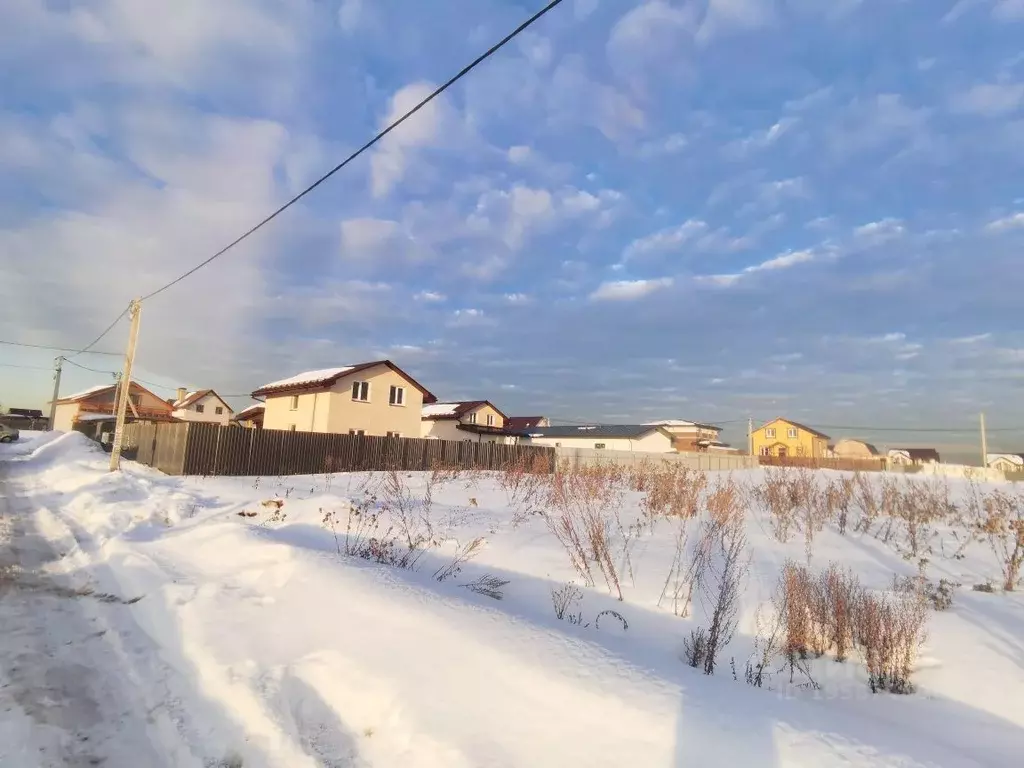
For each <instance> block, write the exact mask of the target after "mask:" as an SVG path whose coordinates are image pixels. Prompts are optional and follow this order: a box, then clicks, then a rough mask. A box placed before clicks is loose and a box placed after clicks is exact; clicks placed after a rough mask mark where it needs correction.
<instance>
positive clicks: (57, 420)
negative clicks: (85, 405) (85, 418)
mask: <svg viewBox="0 0 1024 768" xmlns="http://www.w3.org/2000/svg"><path fill="white" fill-rule="evenodd" d="M77 416H78V403H65V404H63V405H58V406H57V412H56V413H55V414H54V418H53V428H54V429H55V430H57V431H58V432H70V431H71V429H72V427H74V425H75V418H76V417H77Z"/></svg>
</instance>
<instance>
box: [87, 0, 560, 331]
mask: <svg viewBox="0 0 1024 768" xmlns="http://www.w3.org/2000/svg"><path fill="white" fill-rule="evenodd" d="M562 1H563V0H551V2H549V3H548V4H547V5H545V6H544V7H543V8H541V9H540V10H539V11H537V12H536V13H535V14H533V16H531V17H530V18H528V19H527V20H526V21H524V22H523V23H522V24H520V25H519V26H518V27H516V28H515V29H514V30H512V32H510V33H509V34H507V35H506V36H505V37H503V38H502V39H501V40H500V41H499V42H497V43H495V44H494V45H492V46H491V47H490V48H488V49H487V50H486V51H485V52H484V53H482V54H480V55H479V56H477V57H476V58H475V59H474V60H473V61H472V62H470V63H469V64H467V65H466V66H465V67H463V68H462V69H461V70H459V72H458V74H456V75H455V76H454V77H452V78H450V79H449V80H448V81H446V82H445V83H444V84H443V85H441V86H439V87H438V88H436V89H435V90H434V91H433V92H432V93H431V94H430V95H429V96H427V97H426V98H425V99H423V100H422V101H421V102H419V103H418V104H417V105H416V106H414V107H413V108H412V109H410V110H409V111H408V112H406V113H405V114H404V115H402V116H401V117H400V118H398V119H397V120H395V121H394V122H393V123H391V124H390V125H389V126H388V127H387V128H385V129H384V130H382V131H381V132H380V133H378V134H377V135H376V136H374V137H373V138H372V139H370V140H369V141H368V142H366V143H365V144H363V146H361V147H360V148H359V149H357V150H356V151H355V152H353V153H352V154H351V155H349V156H348V157H346V158H345V159H344V160H343V161H342V162H340V163H338V165H336V166H334V167H333V168H332V169H331V170H329V171H328V172H327V173H325V174H324V175H323V176H321V177H320V178H319V179H317V180H316V181H315V182H313V183H312V184H310V185H309V186H308V187H306V188H305V189H304V190H302V191H301V192H300V193H299V194H297V195H295V197H293V198H292V199H291V200H289V201H288V202H286V203H285V204H284V205H282V206H281V207H280V208H278V209H277V210H276V211H274V212H273V213H271V214H270V215H269V216H267V217H266V218H265V219H263V220H262V221H260V222H259V223H258V224H256V225H255V226H253V227H252V228H250V229H249V230H247V231H246V232H245V233H244V234H242V235H241V236H239V237H237V238H236V239H235V240H233V241H231V242H230V243H228V244H227V245H226V246H224V247H223V248H221V249H220V250H219V251H217V252H216V253H215V254H213V255H212V256H210V257H209V258H208V259H206V260H204V261H202V262H200V263H199V264H197V265H196V266H194V267H192V269H190V270H188V271H187V272H185V273H183V274H182V275H180V276H178V277H176V278H175V279H174V280H172V281H171V282H169V283H167V284H166V285H163V286H161V287H160V288H157V289H156V290H155V291H153V292H151V293H148V294H146V295H145V296H143V297H142V300H143V301H146V300H148V299H151V298H153V297H154V296H157V295H158V294H161V293H163V292H164V291H166V290H167V289H168V288H171V287H172V286H174V285H177V284H178V283H180V282H181V281H182V280H184V279H185V278H187V277H189V276H191V275H193V274H195V273H196V272H198V271H199V270H200V269H202V268H203V267H205V266H206V265H207V264H210V263H211V262H213V261H214V260H216V259H218V258H220V257H221V256H223V255H224V254H225V253H227V252H228V251H230V250H231V249H232V248H234V247H235V246H236V245H238V244H239V243H241V242H242V241H243V240H245V239H246V238H248V237H249V236H250V235H252V234H253V233H255V232H256V231H257V230H259V229H260V228H262V227H263V226H265V225H266V224H269V223H270V222H271V221H273V220H274V219H276V218H277V217H278V216H280V215H281V214H282V213H284V212H285V211H286V210H288V209H289V208H291V207H292V206H293V205H295V203H297V202H298V201H299V200H301V199H302V198H304V197H305V196H306V195H308V194H309V193H310V192H312V191H313V190H314V189H316V188H317V187H319V186H320V185H321V184H323V183H324V182H325V181H327V180H328V179H329V178H331V176H333V175H334V174H336V173H337V172H338V171H340V170H341V169H342V168H344V167H345V166H346V165H348V164H349V163H351V162H352V161H353V160H355V159H356V158H357V157H359V156H360V155H361V154H363V153H364V152H366V150H368V149H370V148H371V147H373V146H374V145H375V144H376V143H377V142H378V141H380V140H381V139H383V138H384V137H385V136H387V135H388V134H389V133H391V132H392V131H393V130H395V129H396V128H397V127H398V126H400V125H401V124H402V123H404V122H405V121H406V120H408V119H409V118H410V117H412V116H413V115H415V114H416V113H417V112H419V111H420V110H421V109H423V107H425V106H426V105H427V104H429V103H430V102H431V101H433V100H434V99H436V98H437V97H438V96H440V95H441V94H442V93H444V92H445V91H446V90H448V89H449V88H450V87H451V86H453V85H454V84H455V83H457V82H458V81H459V80H461V79H462V78H463V77H465V76H466V75H468V74H469V73H470V72H472V71H473V70H474V69H476V67H477V66H479V65H480V64H482V63H483V62H484V61H486V60H487V59H489V58H490V57H491V56H493V55H494V54H495V53H497V52H498V51H499V50H501V49H502V48H504V47H505V45H507V44H508V43H509V42H510V41H511V40H512V39H514V38H515V37H516V36H518V35H519V34H520V33H521V32H523V31H524V30H526V29H527V28H528V27H530V26H532V25H533V24H534V23H535V22H536V21H537V20H539V19H540V18H541V17H542V16H544V15H545V14H547V13H548V12H549V11H551V10H552V9H554V8H555V7H557V6H558V5H561V3H562ZM125 312H127V310H125ZM123 316H124V313H122V315H121V317H123ZM118 320H120V317H119V318H118ZM114 322H115V323H116V322H117V321H116V320H115V321H114ZM101 338H102V336H101Z"/></svg>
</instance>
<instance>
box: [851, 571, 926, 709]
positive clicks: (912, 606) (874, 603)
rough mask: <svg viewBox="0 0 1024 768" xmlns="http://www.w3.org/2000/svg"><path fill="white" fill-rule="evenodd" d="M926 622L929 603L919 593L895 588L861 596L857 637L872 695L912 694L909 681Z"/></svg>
mask: <svg viewBox="0 0 1024 768" xmlns="http://www.w3.org/2000/svg"><path fill="white" fill-rule="evenodd" d="M897 586H898V585H897ZM927 619H928V607H927V602H926V600H925V598H924V597H923V595H922V593H921V592H920V591H911V592H907V591H905V590H899V589H894V590H893V591H892V592H887V593H882V594H872V593H867V592H865V593H863V594H862V595H861V596H860V599H859V600H858V602H857V606H856V608H855V621H854V637H855V641H856V643H857V647H858V649H859V650H860V652H861V654H862V655H863V657H864V662H865V664H866V665H867V670H868V686H869V687H870V688H871V691H872V693H877V692H879V691H889V692H890V693H901V694H905V693H912V692H913V685H912V683H911V680H910V678H911V675H912V673H913V669H914V662H915V661H916V659H917V653H918V649H919V648H920V647H921V644H922V643H923V642H924V638H925V623H926V621H927Z"/></svg>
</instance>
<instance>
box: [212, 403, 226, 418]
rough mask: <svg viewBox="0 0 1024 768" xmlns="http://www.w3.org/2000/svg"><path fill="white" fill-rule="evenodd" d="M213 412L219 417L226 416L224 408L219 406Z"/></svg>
mask: <svg viewBox="0 0 1024 768" xmlns="http://www.w3.org/2000/svg"><path fill="white" fill-rule="evenodd" d="M213 412H214V413H216V414H217V415H218V416H223V415H224V407H223V406H220V405H218V406H217V407H216V408H214V409H213Z"/></svg>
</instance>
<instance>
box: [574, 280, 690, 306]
mask: <svg viewBox="0 0 1024 768" xmlns="http://www.w3.org/2000/svg"><path fill="white" fill-rule="evenodd" d="M671 286H672V278H671V277H662V278H657V279H653V280H614V281H610V282H605V283H601V284H600V285H599V286H598V287H597V289H596V290H594V291H593V293H591V294H590V299H591V300H592V301H632V300H634V299H640V298H643V297H644V296H647V295H648V294H651V293H654V292H655V291H658V290H661V289H663V288H669V287H671Z"/></svg>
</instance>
